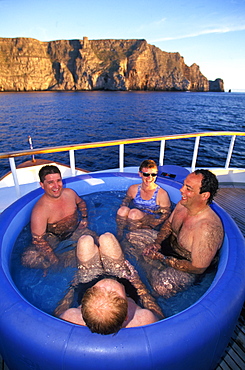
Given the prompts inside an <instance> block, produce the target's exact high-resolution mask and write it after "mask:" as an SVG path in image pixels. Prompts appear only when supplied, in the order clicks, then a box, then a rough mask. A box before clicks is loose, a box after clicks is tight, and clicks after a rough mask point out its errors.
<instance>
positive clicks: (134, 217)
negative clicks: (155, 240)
mask: <svg viewBox="0 0 245 370" xmlns="http://www.w3.org/2000/svg"><path fill="white" fill-rule="evenodd" d="M157 171H158V170H157V165H156V162H154V161H153V160H151V159H147V160H144V161H143V162H142V163H141V165H140V167H139V176H140V177H141V180H142V182H141V184H135V185H131V186H130V187H129V188H128V191H127V194H126V197H125V198H124V199H123V202H122V204H121V207H120V208H119V210H118V212H117V226H118V238H119V239H121V238H122V235H123V229H124V228H125V227H126V225H127V227H128V229H129V230H136V229H154V228H156V227H157V226H158V225H160V224H162V223H163V222H164V221H165V220H166V219H167V218H168V217H169V215H170V210H171V209H170V206H171V203H170V200H169V196H168V193H167V192H166V191H165V190H164V189H162V188H161V187H160V186H159V185H157V184H156V178H157Z"/></svg>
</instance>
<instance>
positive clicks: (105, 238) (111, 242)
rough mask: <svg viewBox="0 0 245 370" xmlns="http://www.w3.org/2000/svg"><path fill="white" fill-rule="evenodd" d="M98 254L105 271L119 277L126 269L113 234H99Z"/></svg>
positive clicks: (120, 250)
mask: <svg viewBox="0 0 245 370" xmlns="http://www.w3.org/2000/svg"><path fill="white" fill-rule="evenodd" d="M99 242H100V248H99V249H100V255H101V261H102V264H103V267H104V270H105V272H107V273H108V274H111V275H116V276H118V277H120V276H121V275H122V273H123V272H124V271H125V270H127V269H128V268H127V266H126V265H125V259H124V255H123V252H122V249H121V247H120V244H119V243H118V241H117V239H116V238H115V236H114V235H113V234H111V233H105V234H103V235H101V236H100V238H99Z"/></svg>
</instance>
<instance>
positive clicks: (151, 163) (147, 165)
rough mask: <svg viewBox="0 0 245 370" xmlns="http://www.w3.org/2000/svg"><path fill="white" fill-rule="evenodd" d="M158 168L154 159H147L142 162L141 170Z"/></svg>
mask: <svg viewBox="0 0 245 370" xmlns="http://www.w3.org/2000/svg"><path fill="white" fill-rule="evenodd" d="M155 167H156V168H157V164H156V162H155V161H153V160H152V159H146V160H144V161H143V162H141V164H140V167H139V171H142V168H155Z"/></svg>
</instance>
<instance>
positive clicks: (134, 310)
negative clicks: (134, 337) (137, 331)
mask: <svg viewBox="0 0 245 370" xmlns="http://www.w3.org/2000/svg"><path fill="white" fill-rule="evenodd" d="M128 304H129V305H128V319H129V321H128V322H127V325H126V327H127V328H130V327H135V326H142V325H148V324H152V323H154V322H157V321H158V318H157V317H156V316H155V315H154V314H153V312H151V311H150V310H148V309H146V308H141V307H139V306H138V305H137V304H136V303H135V302H134V301H133V300H132V299H131V298H129V297H128Z"/></svg>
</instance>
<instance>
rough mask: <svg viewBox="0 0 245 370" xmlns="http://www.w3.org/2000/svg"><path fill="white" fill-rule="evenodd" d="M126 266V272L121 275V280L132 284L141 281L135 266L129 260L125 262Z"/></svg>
mask: <svg viewBox="0 0 245 370" xmlns="http://www.w3.org/2000/svg"><path fill="white" fill-rule="evenodd" d="M124 264H125V267H126V268H125V270H124V271H123V272H122V274H121V276H120V277H121V278H124V279H127V280H128V281H130V282H131V283H133V282H134V281H136V280H139V274H138V272H137V270H136V269H135V268H134V266H133V265H131V263H130V262H129V261H128V260H125V261H124Z"/></svg>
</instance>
